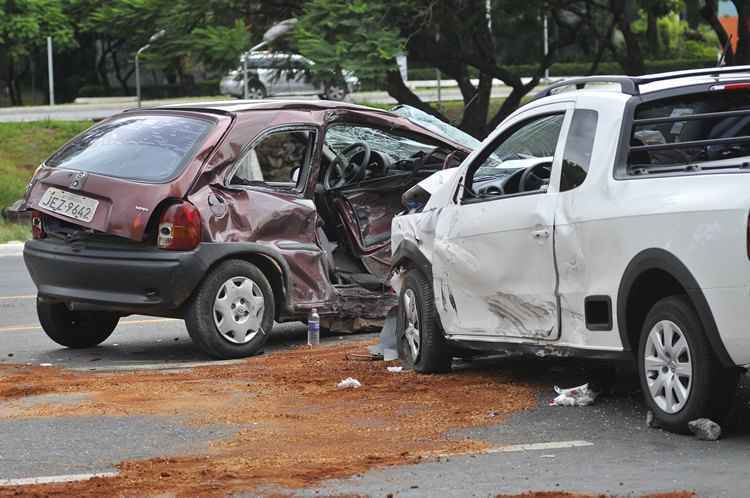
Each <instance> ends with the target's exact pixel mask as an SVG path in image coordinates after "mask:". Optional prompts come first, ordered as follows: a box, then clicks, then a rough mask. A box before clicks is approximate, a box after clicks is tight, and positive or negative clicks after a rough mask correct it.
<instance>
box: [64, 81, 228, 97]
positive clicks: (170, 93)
mask: <svg viewBox="0 0 750 498" xmlns="http://www.w3.org/2000/svg"><path fill="white" fill-rule="evenodd" d="M218 94H219V80H204V81H199V82H197V83H195V84H194V85H193V86H192V87H191V88H189V89H187V90H186V89H185V88H184V87H183V86H182V85H177V84H173V85H169V84H167V85H148V86H142V87H141V95H142V97H143V98H144V99H171V98H179V97H205V96H211V95H218ZM134 95H135V88H128V93H125V92H124V91H123V90H122V88H120V87H110V88H107V87H105V86H102V85H83V86H82V87H81V88H80V89H79V90H78V96H79V97H125V96H134Z"/></svg>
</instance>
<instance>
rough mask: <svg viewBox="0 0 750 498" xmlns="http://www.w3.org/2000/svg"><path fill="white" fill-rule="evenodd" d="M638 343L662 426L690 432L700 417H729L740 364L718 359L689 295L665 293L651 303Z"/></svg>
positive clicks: (646, 389) (644, 382) (648, 393)
mask: <svg viewBox="0 0 750 498" xmlns="http://www.w3.org/2000/svg"><path fill="white" fill-rule="evenodd" d="M638 349H639V353H638V371H639V374H640V379H641V388H642V390H643V393H644V396H645V398H646V403H647V404H648V406H649V408H650V409H651V410H652V411H653V413H654V418H655V419H656V421H657V423H658V425H659V426H660V427H663V428H664V429H667V430H670V431H673V432H679V433H686V432H688V422H690V421H691V420H695V419H697V418H703V417H706V418H710V419H713V420H714V421H717V422H719V423H721V422H722V421H723V419H724V418H725V416H726V414H727V413H728V411H729V408H730V406H731V402H732V400H733V398H734V395H735V391H736V387H737V381H738V370H737V369H728V368H726V367H724V366H722V365H721V364H720V363H719V361H718V360H717V359H716V357H715V355H714V354H713V351H712V349H711V345H710V343H709V342H708V339H707V337H706V334H705V331H704V329H703V325H702V324H701V321H700V319H699V318H698V315H697V314H696V312H695V310H694V309H693V307H692V305H691V304H690V302H689V301H688V300H687V298H686V297H685V296H672V297H667V298H664V299H662V300H660V301H659V302H657V303H656V304H655V305H654V307H653V308H651V311H650V312H649V314H648V316H647V317H646V321H645V323H644V325H643V329H642V331H641V338H640V342H639V348H638Z"/></svg>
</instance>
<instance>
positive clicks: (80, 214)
mask: <svg viewBox="0 0 750 498" xmlns="http://www.w3.org/2000/svg"><path fill="white" fill-rule="evenodd" d="M98 205H99V201H97V200H94V199H89V198H88V197H84V196H82V195H78V194H72V193H70V192H66V191H65V190H60V189H57V188H52V187H51V188H48V189H47V191H46V192H45V193H44V195H43V196H42V199H41V200H40V201H39V207H40V208H42V209H44V210H45V211H50V212H52V213H56V214H61V215H63V216H67V217H68V218H73V219H74V220H79V221H83V222H85V223H88V222H90V221H91V220H93V219H94V214H95V213H96V207H97V206H98Z"/></svg>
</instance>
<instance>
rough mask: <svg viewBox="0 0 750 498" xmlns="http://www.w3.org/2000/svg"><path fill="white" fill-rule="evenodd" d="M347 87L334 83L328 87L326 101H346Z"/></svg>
mask: <svg viewBox="0 0 750 498" xmlns="http://www.w3.org/2000/svg"><path fill="white" fill-rule="evenodd" d="M346 95H347V93H346V86H344V85H343V84H341V83H332V84H330V85H328V86H327V87H326V93H325V98H326V100H339V101H341V100H344V99H345V98H346Z"/></svg>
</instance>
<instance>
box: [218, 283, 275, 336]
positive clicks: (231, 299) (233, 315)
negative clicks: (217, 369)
mask: <svg viewBox="0 0 750 498" xmlns="http://www.w3.org/2000/svg"><path fill="white" fill-rule="evenodd" d="M265 309H266V305H265V300H264V298H263V292H262V291H261V290H260V287H258V284H256V283H255V282H254V281H253V280H251V279H249V278H247V277H232V278H230V279H229V280H227V281H226V282H224V283H223V284H222V285H221V286H220V287H219V290H218V292H217V293H216V298H215V299H214V306H213V316H214V324H215V325H216V329H217V330H218V331H219V334H221V336H222V337H223V338H224V339H226V340H227V341H229V342H232V343H234V344H247V343H248V342H250V341H252V340H253V338H254V337H255V336H256V335H257V334H258V332H263V330H262V328H261V324H262V322H263V314H264V312H265Z"/></svg>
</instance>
